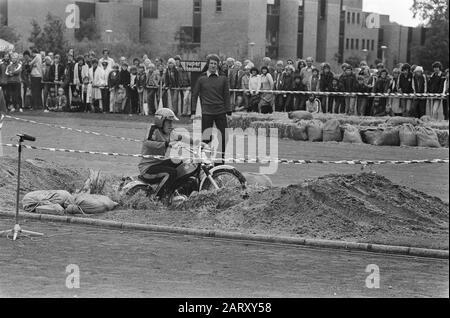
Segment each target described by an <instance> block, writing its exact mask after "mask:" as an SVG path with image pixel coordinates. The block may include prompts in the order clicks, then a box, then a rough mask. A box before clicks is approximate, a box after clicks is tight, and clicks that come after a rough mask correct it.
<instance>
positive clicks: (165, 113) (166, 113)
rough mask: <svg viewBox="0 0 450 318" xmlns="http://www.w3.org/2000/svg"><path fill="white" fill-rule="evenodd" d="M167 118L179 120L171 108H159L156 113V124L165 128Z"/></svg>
mask: <svg viewBox="0 0 450 318" xmlns="http://www.w3.org/2000/svg"><path fill="white" fill-rule="evenodd" d="M166 120H175V121H178V120H179V119H178V117H177V116H175V113H174V112H173V111H172V110H171V109H169V108H161V109H158V110H157V111H156V113H155V125H156V126H157V127H159V128H163V125H164V121H166Z"/></svg>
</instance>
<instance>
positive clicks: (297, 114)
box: [288, 110, 313, 120]
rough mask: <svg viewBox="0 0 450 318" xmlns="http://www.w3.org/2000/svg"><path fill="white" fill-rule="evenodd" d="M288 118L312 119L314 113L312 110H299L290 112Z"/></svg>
mask: <svg viewBox="0 0 450 318" xmlns="http://www.w3.org/2000/svg"><path fill="white" fill-rule="evenodd" d="M288 118H289V119H293V120H312V119H313V115H312V114H311V113H310V112H307V111H304V110H299V111H295V112H290V113H289V114H288Z"/></svg>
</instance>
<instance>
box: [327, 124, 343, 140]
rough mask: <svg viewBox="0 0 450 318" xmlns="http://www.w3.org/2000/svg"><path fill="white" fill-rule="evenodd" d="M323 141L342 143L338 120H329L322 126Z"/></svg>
mask: <svg viewBox="0 0 450 318" xmlns="http://www.w3.org/2000/svg"><path fill="white" fill-rule="evenodd" d="M323 141H324V142H327V141H336V142H341V141H342V131H341V125H340V123H339V120H337V119H330V120H328V121H327V122H326V123H325V124H324V125H323Z"/></svg>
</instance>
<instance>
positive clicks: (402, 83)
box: [398, 63, 413, 117]
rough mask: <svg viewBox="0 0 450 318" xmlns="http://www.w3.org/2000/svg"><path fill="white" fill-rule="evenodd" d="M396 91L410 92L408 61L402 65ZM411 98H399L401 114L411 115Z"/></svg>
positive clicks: (410, 78) (410, 81)
mask: <svg viewBox="0 0 450 318" xmlns="http://www.w3.org/2000/svg"><path fill="white" fill-rule="evenodd" d="M398 92H399V93H400V94H412V93H413V87H412V73H411V66H410V65H409V64H408V63H405V64H403V65H402V68H401V74H400V77H399V80H398ZM411 107H412V99H411V98H401V99H400V108H401V109H402V113H403V116H405V117H409V116H411Z"/></svg>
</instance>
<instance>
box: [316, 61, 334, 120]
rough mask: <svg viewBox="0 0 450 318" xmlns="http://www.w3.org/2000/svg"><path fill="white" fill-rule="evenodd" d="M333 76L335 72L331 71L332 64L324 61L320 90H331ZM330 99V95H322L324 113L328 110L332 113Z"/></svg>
mask: <svg viewBox="0 0 450 318" xmlns="http://www.w3.org/2000/svg"><path fill="white" fill-rule="evenodd" d="M333 78H334V74H333V73H332V72H331V67H330V64H328V63H324V64H323V66H322V72H321V74H320V83H319V90H320V91H321V92H330V91H331V87H332V85H333ZM329 100H330V99H329V98H328V96H323V97H321V103H322V112H323V113H324V114H325V113H326V112H327V110H328V112H330V113H331V109H332V107H330V106H328V104H329Z"/></svg>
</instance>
